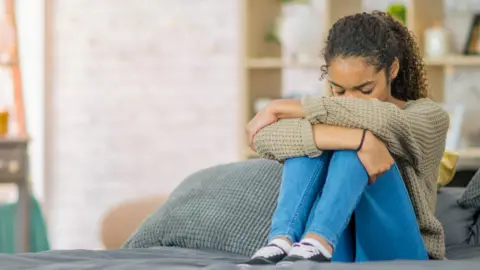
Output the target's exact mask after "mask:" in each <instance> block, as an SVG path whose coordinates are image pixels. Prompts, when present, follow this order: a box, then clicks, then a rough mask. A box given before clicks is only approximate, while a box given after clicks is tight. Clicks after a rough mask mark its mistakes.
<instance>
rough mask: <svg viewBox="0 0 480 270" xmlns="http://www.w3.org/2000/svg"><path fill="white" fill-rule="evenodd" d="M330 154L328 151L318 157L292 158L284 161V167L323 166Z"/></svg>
mask: <svg viewBox="0 0 480 270" xmlns="http://www.w3.org/2000/svg"><path fill="white" fill-rule="evenodd" d="M330 156H331V154H330V153H329V151H325V152H323V153H322V155H320V156H318V157H312V158H311V157H308V156H303V157H294V158H289V159H287V160H286V161H285V166H314V165H319V164H323V163H325V162H326V161H328V160H329V159H330Z"/></svg>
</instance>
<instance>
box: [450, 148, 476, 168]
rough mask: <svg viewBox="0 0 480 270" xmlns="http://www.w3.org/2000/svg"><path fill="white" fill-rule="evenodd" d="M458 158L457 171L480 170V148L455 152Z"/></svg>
mask: <svg viewBox="0 0 480 270" xmlns="http://www.w3.org/2000/svg"><path fill="white" fill-rule="evenodd" d="M455 152H456V153H457V154H458V156H459V159H458V163H457V171H458V170H465V169H467V170H468V169H473V170H477V169H478V168H480V148H466V149H459V150H457V151H455Z"/></svg>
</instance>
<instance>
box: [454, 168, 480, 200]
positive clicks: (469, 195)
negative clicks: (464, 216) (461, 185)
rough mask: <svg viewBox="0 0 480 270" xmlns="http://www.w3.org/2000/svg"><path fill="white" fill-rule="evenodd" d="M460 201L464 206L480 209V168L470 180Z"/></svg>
mask: <svg viewBox="0 0 480 270" xmlns="http://www.w3.org/2000/svg"><path fill="white" fill-rule="evenodd" d="M458 203H459V204H460V205H462V206H464V207H472V208H475V209H480V170H478V171H477V172H476V173H475V175H474V176H473V178H472V180H470V182H469V183H468V185H467V188H466V190H465V192H464V193H463V195H462V198H460V200H458Z"/></svg>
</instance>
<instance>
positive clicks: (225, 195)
mask: <svg viewBox="0 0 480 270" xmlns="http://www.w3.org/2000/svg"><path fill="white" fill-rule="evenodd" d="M281 174H282V166H281V165H280V164H279V163H277V162H273V161H267V160H261V159H256V160H249V161H245V162H239V163H232V164H226V165H220V166H216V167H212V168H208V169H204V170H202V171H199V172H197V173H195V174H193V175H191V176H189V177H188V178H187V179H185V180H184V181H183V182H182V183H181V184H180V185H179V186H178V187H177V188H176V189H175V190H174V191H173V193H172V194H171V195H170V197H169V199H168V200H167V202H166V203H165V204H164V205H163V206H162V207H161V208H160V209H158V210H157V211H156V212H155V213H153V214H152V215H151V216H150V217H149V218H148V219H147V220H146V221H145V222H144V223H143V224H142V225H141V226H140V227H139V228H138V230H137V231H136V232H135V233H134V234H133V235H132V236H131V237H130V239H129V240H128V241H127V242H126V243H125V245H124V247H125V248H148V247H154V246H175V247H184V248H192V249H210V250H218V251H225V252H232V253H237V254H242V255H246V256H250V255H252V254H253V253H254V252H255V251H256V250H257V249H258V248H260V247H261V246H262V245H264V244H265V243H266V241H267V237H268V233H269V229H270V222H271V217H272V214H273V211H274V210H275V206H276V201H277V196H278V190H279V187H280V182H281Z"/></svg>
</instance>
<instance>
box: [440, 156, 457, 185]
mask: <svg viewBox="0 0 480 270" xmlns="http://www.w3.org/2000/svg"><path fill="white" fill-rule="evenodd" d="M457 161H458V154H456V153H452V152H444V153H443V156H442V161H441V162H440V170H439V172H438V179H437V186H438V188H441V187H444V186H446V185H448V183H450V182H451V181H452V179H453V176H455V172H456V167H457Z"/></svg>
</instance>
